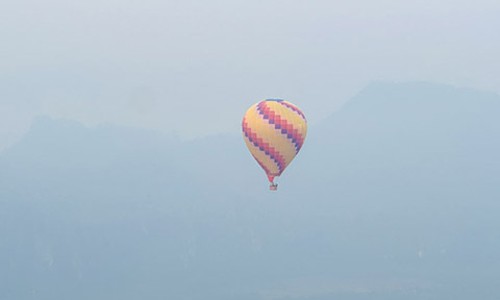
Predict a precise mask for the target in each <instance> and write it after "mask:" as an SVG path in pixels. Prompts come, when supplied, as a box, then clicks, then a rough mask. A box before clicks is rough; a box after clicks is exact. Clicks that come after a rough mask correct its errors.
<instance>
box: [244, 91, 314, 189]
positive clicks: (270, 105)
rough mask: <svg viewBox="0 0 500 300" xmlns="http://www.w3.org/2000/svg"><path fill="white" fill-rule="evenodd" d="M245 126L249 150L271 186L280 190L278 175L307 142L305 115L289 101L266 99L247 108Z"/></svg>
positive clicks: (245, 138)
mask: <svg viewBox="0 0 500 300" xmlns="http://www.w3.org/2000/svg"><path fill="white" fill-rule="evenodd" d="M242 127H243V138H244V140H245V143H246V145H247V147H248V150H250V153H251V154H252V156H253V157H254V158H255V160H256V161H257V163H258V164H259V165H260V166H261V167H262V169H264V171H265V172H266V175H267V178H268V179H269V182H270V187H269V189H270V190H272V191H275V190H277V187H278V185H277V184H276V183H274V179H275V177H278V176H280V175H281V174H282V173H283V171H285V169H286V167H287V166H288V165H289V164H290V162H291V161H292V160H293V159H294V158H295V156H296V155H297V153H299V151H300V148H302V145H303V144H304V139H305V138H306V134H307V121H306V117H305V116H304V114H303V113H302V111H301V110H300V109H299V108H298V107H297V106H295V105H294V104H292V103H290V102H288V101H285V100H282V99H267V100H263V101H261V102H258V103H256V104H254V105H253V106H251V107H250V108H249V109H248V110H247V112H246V113H245V116H244V117H243V122H242Z"/></svg>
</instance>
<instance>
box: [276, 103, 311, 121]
mask: <svg viewBox="0 0 500 300" xmlns="http://www.w3.org/2000/svg"><path fill="white" fill-rule="evenodd" d="M279 104H281V105H283V106H284V107H287V108H289V109H291V110H293V111H294V112H296V113H297V114H298V115H299V116H301V117H302V119H304V121H306V116H304V114H303V113H302V112H301V111H300V109H299V108H298V107H297V106H295V105H293V104H290V103H288V102H285V101H280V102H279Z"/></svg>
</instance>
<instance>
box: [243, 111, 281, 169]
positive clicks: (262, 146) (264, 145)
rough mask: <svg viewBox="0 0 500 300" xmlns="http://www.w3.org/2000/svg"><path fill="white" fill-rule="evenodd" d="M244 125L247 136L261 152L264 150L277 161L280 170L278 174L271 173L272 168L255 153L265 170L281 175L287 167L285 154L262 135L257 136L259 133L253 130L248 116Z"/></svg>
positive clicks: (244, 120) (244, 119)
mask: <svg viewBox="0 0 500 300" xmlns="http://www.w3.org/2000/svg"><path fill="white" fill-rule="evenodd" d="M242 127H243V133H244V135H245V137H246V138H247V139H248V140H249V141H250V143H251V144H252V145H253V146H254V147H256V148H258V149H259V150H260V151H261V152H264V153H265V154H266V155H267V156H268V157H269V158H271V159H272V160H273V161H274V162H275V163H276V166H277V167H278V170H279V172H278V174H271V172H270V170H269V169H268V168H267V167H266V166H265V164H263V163H262V162H261V161H260V160H259V159H258V158H257V157H255V155H253V156H254V158H255V159H256V160H257V162H258V163H259V165H260V166H261V167H262V168H263V169H264V171H266V173H267V174H271V175H280V174H281V173H282V172H283V171H284V170H285V167H286V161H285V159H284V158H283V156H282V155H281V154H280V153H279V152H278V151H277V150H276V149H275V148H274V147H272V146H270V145H269V143H268V142H265V141H264V140H263V139H262V138H261V137H259V136H257V134H256V133H255V132H253V131H252V129H251V128H250V127H249V126H248V123H247V121H246V118H243V123H242Z"/></svg>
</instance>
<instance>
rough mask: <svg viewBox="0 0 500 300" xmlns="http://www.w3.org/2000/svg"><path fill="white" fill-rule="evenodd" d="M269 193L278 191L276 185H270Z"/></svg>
mask: <svg viewBox="0 0 500 300" xmlns="http://www.w3.org/2000/svg"><path fill="white" fill-rule="evenodd" d="M269 190H270V191H277V190H278V185H277V184H276V183H271V185H270V186H269Z"/></svg>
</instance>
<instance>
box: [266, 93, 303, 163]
mask: <svg viewBox="0 0 500 300" xmlns="http://www.w3.org/2000/svg"><path fill="white" fill-rule="evenodd" d="M278 103H280V104H282V105H285V104H286V103H284V102H283V101H279V102H278ZM285 107H288V108H290V109H291V110H293V111H296V112H299V111H298V109H297V108H295V109H294V108H293V107H292V106H286V105H285ZM257 111H258V112H259V114H260V115H261V116H262V118H263V119H264V120H267V122H268V123H269V124H271V125H274V128H275V129H276V130H278V131H280V132H281V134H283V135H285V136H286V137H287V138H288V139H289V140H291V141H292V143H293V145H294V147H295V153H299V150H300V148H302V145H303V144H304V137H302V135H301V134H300V133H299V130H298V129H297V128H294V127H293V125H292V124H290V123H288V122H287V120H285V119H282V116H280V115H279V114H277V113H276V112H275V111H274V110H272V109H271V108H270V107H269V106H268V105H267V104H266V101H262V102H260V103H259V104H258V105H257ZM300 115H301V116H302V117H303V114H302V113H300Z"/></svg>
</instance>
